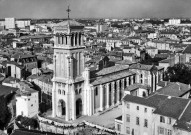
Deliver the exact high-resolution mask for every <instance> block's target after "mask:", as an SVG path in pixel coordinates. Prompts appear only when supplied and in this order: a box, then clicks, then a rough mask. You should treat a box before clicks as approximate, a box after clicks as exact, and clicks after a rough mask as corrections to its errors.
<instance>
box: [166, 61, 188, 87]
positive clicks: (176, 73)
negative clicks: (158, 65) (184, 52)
mask: <svg viewBox="0 0 191 135" xmlns="http://www.w3.org/2000/svg"><path fill="white" fill-rule="evenodd" d="M164 75H165V76H164V80H165V81H171V82H181V83H185V84H190V83H191V69H190V68H189V67H187V66H186V65H185V64H181V63H179V64H175V65H174V66H173V67H168V68H167V71H166V72H165V74H164Z"/></svg>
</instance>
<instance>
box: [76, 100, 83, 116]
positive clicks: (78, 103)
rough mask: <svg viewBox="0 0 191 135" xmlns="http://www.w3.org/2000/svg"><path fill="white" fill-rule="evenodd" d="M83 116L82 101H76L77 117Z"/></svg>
mask: <svg viewBox="0 0 191 135" xmlns="http://www.w3.org/2000/svg"><path fill="white" fill-rule="evenodd" d="M81 115H82V100H81V99H80V98H79V99H78V100H76V117H77V118H78V117H80V116H81Z"/></svg>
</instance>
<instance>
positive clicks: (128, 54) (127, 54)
mask: <svg viewBox="0 0 191 135" xmlns="http://www.w3.org/2000/svg"><path fill="white" fill-rule="evenodd" d="M133 55H135V53H124V54H123V56H133Z"/></svg>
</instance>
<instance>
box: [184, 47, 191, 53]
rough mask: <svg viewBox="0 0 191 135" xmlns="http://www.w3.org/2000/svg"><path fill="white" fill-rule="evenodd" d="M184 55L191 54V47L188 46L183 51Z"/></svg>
mask: <svg viewBox="0 0 191 135" xmlns="http://www.w3.org/2000/svg"><path fill="white" fill-rule="evenodd" d="M182 53H187V54H191V45H187V47H186V48H185V49H184V50H183V51H182Z"/></svg>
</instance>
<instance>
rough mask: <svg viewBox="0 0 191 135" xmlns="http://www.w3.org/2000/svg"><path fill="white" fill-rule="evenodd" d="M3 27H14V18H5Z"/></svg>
mask: <svg viewBox="0 0 191 135" xmlns="http://www.w3.org/2000/svg"><path fill="white" fill-rule="evenodd" d="M5 28H6V29H14V28H15V18H5Z"/></svg>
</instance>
